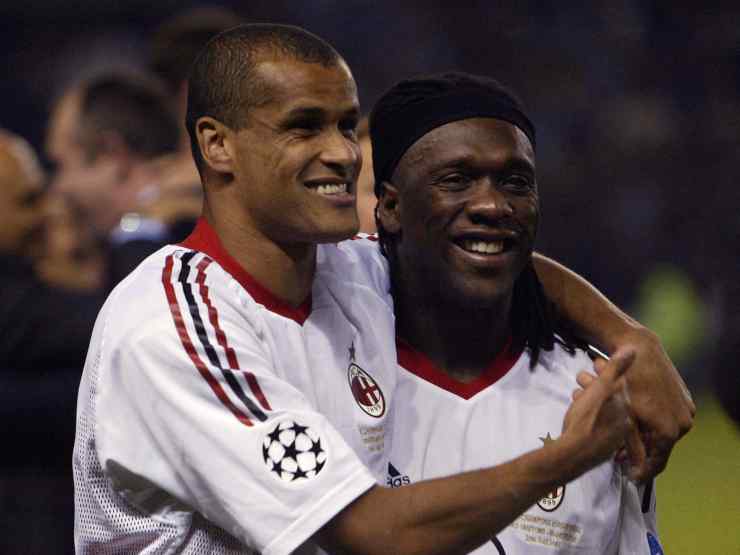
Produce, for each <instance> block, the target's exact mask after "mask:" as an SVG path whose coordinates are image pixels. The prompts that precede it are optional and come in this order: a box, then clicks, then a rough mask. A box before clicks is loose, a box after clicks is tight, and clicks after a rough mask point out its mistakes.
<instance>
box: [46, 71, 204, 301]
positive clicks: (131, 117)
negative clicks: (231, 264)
mask: <svg viewBox="0 0 740 555" xmlns="http://www.w3.org/2000/svg"><path fill="white" fill-rule="evenodd" d="M179 138H180V134H179V125H178V122H177V120H176V118H175V114H174V112H173V111H172V110H171V108H170V104H169V103H168V101H167V96H166V93H165V92H164V89H163V88H162V87H161V86H160V84H159V83H158V82H157V81H156V80H155V79H154V78H150V77H147V76H145V75H142V74H134V73H121V72H119V73H110V74H104V75H101V76H98V77H94V78H92V79H89V80H87V81H84V82H82V83H80V84H77V85H74V86H72V87H71V88H69V89H68V90H66V91H65V92H64V94H63V95H62V96H61V97H60V99H59V100H58V101H57V102H56V103H55V105H54V108H53V110H52V115H51V120H50V124H49V129H48V135H47V142H46V150H47V154H48V156H49V159H50V160H51V161H52V162H54V164H55V174H54V176H53V179H52V183H51V192H52V193H53V194H55V195H61V196H62V197H63V199H64V202H66V203H68V204H69V209H70V210H71V211H72V212H73V213H74V214H75V215H77V216H78V218H79V219H80V220H81V226H87V227H88V229H89V231H90V233H91V234H92V236H93V237H94V238H95V242H96V243H97V245H98V248H99V249H100V251H101V256H102V257H103V258H104V259H105V269H104V271H105V279H104V280H103V281H104V286H105V288H107V289H110V288H111V287H112V286H113V285H115V284H116V283H117V282H118V281H120V279H121V278H123V277H124V276H125V275H126V274H128V273H129V272H130V271H131V270H132V269H133V268H134V267H136V265H137V264H138V263H139V262H141V260H143V258H145V257H146V256H147V255H149V254H151V253H152V252H154V251H155V250H156V249H157V248H159V247H160V246H161V245H163V244H166V243H168V242H170V241H172V240H177V239H181V238H182V237H179V236H178V237H176V238H175V237H173V235H174V234H175V233H176V230H177V226H178V225H181V224H182V220H183V219H185V220H187V221H186V224H185V225H188V224H191V223H192V221H193V219H194V215H193V214H192V213H187V215H186V216H184V215H183V214H182V213H181V212H179V211H177V210H166V209H165V208H166V207H167V206H168V205H169V204H171V203H176V204H177V205H178V206H179V205H180V203H181V197H186V196H188V195H186V193H185V192H183V191H180V190H174V191H173V190H172V188H171V187H170V186H169V184H168V183H164V182H163V173H164V171H163V169H162V168H163V162H162V160H163V159H164V160H166V159H167V157H168V156H173V155H175V154H176V152H177V147H178V141H179ZM190 196H191V197H192V196H193V195H190ZM173 197H174V198H173ZM198 201H199V197H198V196H195V202H198Z"/></svg>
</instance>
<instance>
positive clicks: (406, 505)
mask: <svg viewBox="0 0 740 555" xmlns="http://www.w3.org/2000/svg"><path fill="white" fill-rule="evenodd" d="M572 451H573V449H572V448H571V447H570V446H568V445H567V444H566V443H564V442H563V440H562V438H561V440H559V441H556V442H554V443H552V444H549V445H547V446H545V447H543V448H540V449H538V450H536V451H532V452H530V453H527V454H526V455H523V456H521V457H519V458H517V459H514V460H513V461H510V462H508V463H505V464H502V465H499V466H496V467H493V468H490V469H485V470H480V471H474V472H467V473H465V474H460V475H456V476H453V477H449V478H442V479H437V480H428V481H423V482H419V483H416V484H413V485H410V486H404V487H402V488H398V489H386V488H381V487H375V488H373V489H372V490H370V491H369V492H368V493H367V494H365V495H363V496H362V497H360V498H359V499H358V500H356V501H355V502H354V503H353V504H352V505H350V506H349V507H348V508H347V509H345V510H344V511H343V512H342V513H340V514H339V515H338V516H337V517H335V519H334V520H333V521H332V522H331V523H330V525H328V526H327V527H326V528H325V529H324V530H323V531H322V533H321V535H320V541H321V542H322V543H323V544H324V545H325V547H328V548H329V550H330V551H331V552H332V553H337V552H339V553H358V554H375V553H398V554H424V555H429V554H444V553H467V552H469V551H471V550H473V549H475V548H476V547H478V546H479V545H481V544H483V543H484V542H486V541H487V540H488V539H490V538H491V537H492V536H493V535H495V534H497V533H498V532H500V531H501V530H503V529H504V528H505V527H506V526H508V525H509V524H510V523H511V522H513V521H514V520H515V519H516V518H517V517H518V516H519V515H521V514H522V513H523V512H524V511H525V510H526V509H527V508H529V507H530V506H532V505H533V504H534V503H535V502H536V501H537V500H538V499H540V498H541V497H543V496H545V495H546V494H547V492H549V491H551V490H553V489H555V488H556V487H557V486H559V485H562V484H564V483H566V482H568V481H570V480H572V479H573V478H575V477H576V476H578V475H579V474H580V473H581V472H582V471H583V470H584V469H583V468H577V467H576V464H577V463H575V462H574V460H575V459H576V458H577V457H574V456H572Z"/></svg>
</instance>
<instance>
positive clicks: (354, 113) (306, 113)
mask: <svg viewBox="0 0 740 555" xmlns="http://www.w3.org/2000/svg"><path fill="white" fill-rule="evenodd" d="M327 113H328V112H327V110H325V109H324V108H318V107H313V106H299V107H297V108H293V109H292V110H290V111H289V112H288V113H287V114H285V116H284V117H283V121H295V120H298V119H303V118H306V119H322V118H324V117H326V115H327ZM348 116H350V117H357V118H358V119H359V117H360V108H359V107H358V106H352V107H350V108H348V109H347V110H345V112H344V113H343V114H342V117H343V118H345V117H348Z"/></svg>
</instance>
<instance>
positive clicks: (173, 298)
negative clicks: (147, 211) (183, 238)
mask: <svg viewBox="0 0 740 555" xmlns="http://www.w3.org/2000/svg"><path fill="white" fill-rule="evenodd" d="M173 260H174V255H173V254H170V255H169V256H168V257H167V259H166V261H165V265H164V268H163V270H162V285H163V286H164V291H165V295H166V296H167V302H168V304H169V307H170V313H171V314H172V319H173V321H174V323H175V328H176V329H177V334H178V335H179V336H180V342H181V343H182V346H183V348H184V349H185V352H186V353H187V354H188V356H189V357H190V360H191V361H192V362H193V364H194V365H195V367H196V369H197V370H198V372H199V373H200V375H201V376H202V377H203V379H204V380H205V381H206V382H207V383H208V385H209V386H210V388H211V390H212V391H213V393H215V395H216V397H218V399H219V400H220V401H221V402H222V403H223V404H224V405H225V406H226V408H228V409H229V410H230V411H231V413H232V414H233V415H234V416H235V417H236V419H237V420H239V422H241V423H242V424H244V425H245V426H252V421H251V420H250V419H249V417H248V416H247V415H246V414H244V413H243V412H242V411H241V410H240V409H239V408H238V407H237V406H236V405H234V403H232V402H231V400H230V399H229V397H228V395H226V392H225V391H224V390H223V388H222V387H221V384H220V383H218V381H217V380H216V379H215V378H214V377H213V376H212V375H211V373H210V372H209V371H208V368H206V365H205V364H204V363H203V361H202V360H201V358H200V357H199V356H198V353H197V351H196V350H195V346H194V345H193V342H192V341H191V340H190V336H189V335H188V330H187V328H186V326H185V321H184V320H183V318H182V312H181V311H180V305H179V303H178V301H177V295H175V288H174V287H173V286H172V268H173V265H174V262H173ZM209 311H210V308H209Z"/></svg>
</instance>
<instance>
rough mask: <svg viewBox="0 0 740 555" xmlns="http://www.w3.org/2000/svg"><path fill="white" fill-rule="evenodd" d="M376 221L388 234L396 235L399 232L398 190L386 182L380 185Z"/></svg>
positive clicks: (399, 203)
mask: <svg viewBox="0 0 740 555" xmlns="http://www.w3.org/2000/svg"><path fill="white" fill-rule="evenodd" d="M378 219H379V220H380V224H381V225H382V226H383V229H385V230H386V231H387V232H388V233H393V234H396V233H398V232H399V231H400V230H401V202H400V199H399V197H398V189H396V187H395V186H394V185H391V184H390V183H389V182H388V181H383V183H381V184H380V198H378Z"/></svg>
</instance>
